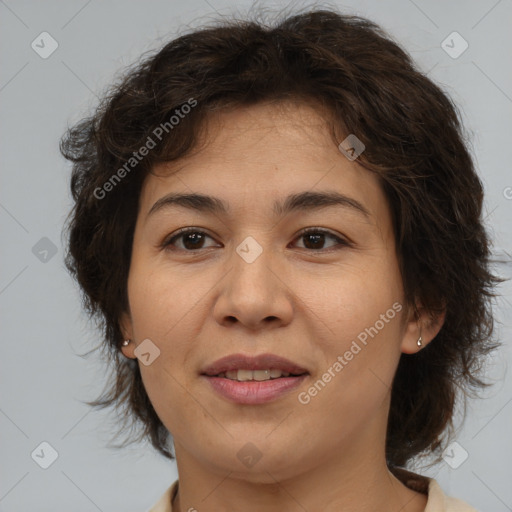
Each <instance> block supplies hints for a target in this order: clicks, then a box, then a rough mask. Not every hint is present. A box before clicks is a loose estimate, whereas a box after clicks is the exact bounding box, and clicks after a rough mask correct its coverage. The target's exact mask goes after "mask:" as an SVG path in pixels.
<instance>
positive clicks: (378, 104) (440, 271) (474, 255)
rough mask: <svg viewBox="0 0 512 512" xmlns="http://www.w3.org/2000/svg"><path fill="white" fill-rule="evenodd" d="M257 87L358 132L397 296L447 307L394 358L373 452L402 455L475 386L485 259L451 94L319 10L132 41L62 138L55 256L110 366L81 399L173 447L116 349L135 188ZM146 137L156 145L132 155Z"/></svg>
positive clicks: (249, 101)
mask: <svg viewBox="0 0 512 512" xmlns="http://www.w3.org/2000/svg"><path fill="white" fill-rule="evenodd" d="M263 101H275V102H280V101H292V102H297V103H309V104H312V103H314V104H316V105H317V106H319V107H323V109H322V110H323V112H325V113H326V122H328V123H329V126H330V128H331V133H332V137H333V143H336V144H339V143H340V142H341V140H343V138H345V137H346V136H348V135H349V134H355V135H356V136H357V138H358V139H359V140H360V141H362V143H363V144H364V145H365V147H366V149H365V151H364V152H363V153H362V154H361V155H359V157H358V158H357V162H358V163H359V164H360V165H361V166H362V167H364V168H365V169H366V170H368V171H371V172H373V173H375V174H376V175H377V176H378V177H379V180H380V182H381V184H382V187H383V191H384V193H385V196H386V198H387V200H388V202H389V205H390V210H391V215H392V222H393V228H394V235H395V243H396V253H397V258H398V263H399V266H400V271H401V276H402V280H403V286H404V295H405V301H406V304H407V305H409V306H410V307H412V308H413V309H414V308H416V305H417V304H421V306H422V307H423V308H425V310H426V311H427V312H429V313H430V314H431V315H432V317H433V316H434V315H435V314H437V313H440V312H442V311H446V317H445V321H444V324H443V326H442V328H441V330H440V331H439V333H438V334H437V336H436V337H435V338H434V339H433V340H432V342H431V343H430V344H428V346H426V347H425V348H424V349H423V350H421V351H419V352H418V353H416V354H414V355H408V354H402V355H401V356H400V360H399V364H398V368H397V371H396V374H395V376H394V380H393V384H392V391H391V404H390V411H389V417H388V427H387V436H386V460H387V463H388V466H389V467H398V466H405V465H406V464H407V462H408V461H410V459H412V458H413V457H414V456H416V455H419V454H422V453H430V454H433V453H436V452H439V451H440V448H441V447H442V445H443V442H444V441H445V436H446V433H447V431H451V430H452V429H453V417H454V411H455V406H456V398H458V397H459V393H460V394H461V395H462V396H463V397H464V398H466V397H467V396H469V395H470V394H472V393H473V392H476V391H478V390H479V389H481V388H484V387H485V386H487V385H488V383H486V382H484V381H483V380H482V375H481V371H482V366H483V362H484V357H485V356H486V355H487V354H489V353H490V352H491V351H492V350H494V349H496V348H497V347H498V346H499V343H498V342H496V340H494V339H493V336H492V334H493V316H492V310H491V302H492V300H491V299H492V297H494V296H495V294H494V293H493V288H494V285H495V284H497V283H498V282H499V281H500V279H499V278H498V277H496V276H494V275H493V274H492V273H491V271H490V270H491V269H490V261H491V260H490V255H491V252H490V245H491V243H490V239H489V237H488V233H487V232H486V229H485V227H484V225H483V220H482V203H483V187H482V183H481V181H480V179H479V177H478V176H477V174H476V172H475V169H474V164H473V161H472V157H471V155H470V150H469V149H468V148H469V144H468V142H467V136H466V135H465V133H464V129H463V125H462V121H461V119H460V118H461V116H460V113H459V111H458V109H457V107H456V106H455V105H454V103H453V102H452V100H451V99H450V98H449V96H448V95H447V94H445V93H444V92H443V91H442V90H441V88H440V87H439V86H437V85H436V84H434V83H433V82H432V81H431V80H430V79H429V78H428V77H427V76H426V74H425V73H423V72H421V71H420V70H418V69H417V68H416V66H415V64H414V63H413V62H412V60H411V58H410V56H409V55H408V54H407V53H406V52H405V51H404V50H402V49H401V48H400V47H399V46H398V45H397V43H395V42H394V41H393V40H392V39H391V37H390V36H389V35H387V34H386V33H385V32H384V31H383V30H382V29H381V28H380V27H379V26H378V25H376V24H375V23H373V22H371V21H370V20H368V19H365V18H361V17H358V16H350V15H344V14H342V13H338V12H336V11H335V10H329V9H310V10H307V11H306V12H299V13H295V14H294V15H288V16H286V17H283V18H282V19H278V20H276V21H275V23H273V24H271V25H268V24H266V23H263V22H259V21H257V20H250V19H244V20H240V19H235V18H231V19H229V20H217V21H216V22H214V23H213V24H212V25H210V26H203V27H202V28H200V29H195V30H192V31H191V32H190V33H187V34H184V35H181V36H180V37H177V38H175V39H174V40H171V41H170V42H168V43H167V44H165V46H163V47H162V48H161V49H159V50H158V51H154V52H151V53H150V55H143V56H142V57H141V59H140V61H138V62H137V63H136V64H135V65H133V66H132V67H130V68H129V69H128V70H127V71H126V72H125V73H124V75H123V76H122V78H121V79H120V80H118V82H117V83H115V84H113V85H112V86H110V88H109V89H108V92H107V93H105V94H104V95H103V96H102V99H101V101H100V104H99V106H98V107H97V109H96V110H95V112H94V114H92V115H91V116H90V117H87V118H85V119H83V120H82V121H80V122H78V123H77V124H76V125H74V126H72V127H71V128H69V129H68V130H67V132H66V134H65V135H64V136H63V137H62V140H61V146H60V147H61V152H62V154H63V155H64V157H65V158H66V159H68V160H70V161H71V162H72V167H73V168H72V176H71V185H70V186H71V192H72V195H73V199H74V206H73V210H72V211H71V212H70V215H69V218H68V223H67V229H68V231H69V244H68V247H67V252H66V259H65V261H66V266H67V268H68V270H69V271H70V272H71V274H72V275H73V276H74V278H75V279H76V280H77V281H78V283H79V285H80V288H81V291H82V297H83V304H84V307H85V309H86V310H87V312H88V313H89V316H90V317H94V318H96V319H97V320H99V321H100V323H101V328H102V333H103V337H104V339H103V342H102V347H103V348H104V349H105V351H106V354H107V356H108V358H109V361H110V362H111V363H112V365H113V372H112V375H111V380H109V383H108V384H107V385H106V387H105V389H104V390H103V393H102V395H101V396H100V397H99V398H98V399H97V400H95V401H93V402H89V403H90V404H91V405H94V406H99V407H106V406H114V407H115V408H116V409H117V410H118V411H122V412H123V415H122V417H123V418H124V420H125V422H126V421H128V422H130V423H131V424H132V427H133V426H137V427H138V428H140V430H139V433H140V436H139V439H143V438H148V439H150V441H151V443H152V445H153V446H154V447H155V448H156V449H157V450H158V451H159V452H160V453H161V454H163V455H164V456H166V457H168V458H170V459H173V458H174V455H173V452H172V449H171V448H170V445H169V440H170V439H171V437H172V436H171V434H170V433H169V432H168V431H167V429H166V428H165V427H164V425H163V424H162V422H161V420H160V419H159V417H158V416H157V414H156V412H155V410H154V408H153V406H152V404H151V402H150V400H149V398H148V396H147V394H146V391H145V389H144V386H143V383H142V379H141V375H140V371H139V366H138V364H137V361H136V360H132V359H128V358H125V357H124V356H123V355H122V354H121V353H120V343H121V341H122V339H123V337H122V333H121V330H120V325H119V319H120V315H121V313H122V312H127V311H129V305H128V297H127V278H128V273H129V268H130V259H131V250H132V244H133V233H134V227H135V221H136V218H137V214H138V204H139V196H140V191H141V187H142V183H143V181H144V179H145V177H146V176H147V175H148V173H151V172H152V169H153V167H154V166H155V165H156V164H158V163H161V162H170V161H175V160H178V159H180V158H182V157H184V156H185V155H187V154H189V153H190V152H191V151H192V150H193V149H194V147H195V146H196V145H197V142H198V140H199V134H200V132H201V130H202V129H203V128H204V126H205V123H206V120H207V118H208V115H209V114H211V113H212V112H215V111H221V110H227V109H236V108H238V107H243V106H250V105H255V104H257V103H259V102H263ZM187 105H188V107H186V106H187ZM172 116H174V117H175V118H177V117H179V121H178V122H174V121H173V119H172ZM150 140H151V141H153V142H155V147H154V148H152V149H151V151H148V152H147V155H146V156H145V157H144V158H140V159H137V161H136V162H135V158H134V152H135V153H136V152H138V151H139V150H140V149H141V148H143V147H144V146H147V145H149V141H150ZM130 159H132V160H130ZM128 162H130V164H129V165H127V163H128ZM132 164H133V165H132ZM132 168H133V169H132ZM123 170H124V172H123Z"/></svg>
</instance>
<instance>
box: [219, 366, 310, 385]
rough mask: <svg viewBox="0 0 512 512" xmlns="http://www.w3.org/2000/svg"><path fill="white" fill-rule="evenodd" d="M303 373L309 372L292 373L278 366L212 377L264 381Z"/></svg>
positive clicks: (231, 371) (230, 371)
mask: <svg viewBox="0 0 512 512" xmlns="http://www.w3.org/2000/svg"><path fill="white" fill-rule="evenodd" d="M301 375H307V372H303V373H290V372H286V371H283V370H280V369H278V368H272V369H268V370H244V369H238V370H229V371H226V372H221V373H219V374H217V375H212V377H220V378H222V379H229V380H236V381H238V382H247V381H257V382H264V381H267V380H275V379H282V378H286V377H300V376H301Z"/></svg>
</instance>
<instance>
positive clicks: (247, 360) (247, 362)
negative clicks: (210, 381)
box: [200, 354, 309, 377]
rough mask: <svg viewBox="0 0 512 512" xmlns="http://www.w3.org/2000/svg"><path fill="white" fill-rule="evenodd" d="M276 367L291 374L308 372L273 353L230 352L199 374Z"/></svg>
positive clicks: (209, 374) (208, 374)
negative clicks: (250, 354)
mask: <svg viewBox="0 0 512 512" xmlns="http://www.w3.org/2000/svg"><path fill="white" fill-rule="evenodd" d="M269 369H276V370H281V371H283V372H288V373H290V374H292V375H303V374H307V373H309V372H308V370H307V369H306V368H303V367H302V366H300V365H298V364H296V363H294V362H293V361H290V360H289V359H286V358H284V357H281V356H278V355H275V354H260V355H257V356H247V355H245V354H232V355H229V356H226V357H223V358H221V359H218V360H217V361H215V362H214V363H212V364H210V365H208V366H206V367H205V368H203V369H202V370H201V372H200V373H201V375H206V376H209V377H214V376H216V375H219V374H221V373H223V372H228V371H232V370H252V371H254V370H269Z"/></svg>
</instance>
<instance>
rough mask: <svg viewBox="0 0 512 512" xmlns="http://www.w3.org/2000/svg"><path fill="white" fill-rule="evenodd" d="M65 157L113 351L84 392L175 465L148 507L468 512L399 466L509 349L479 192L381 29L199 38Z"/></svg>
mask: <svg viewBox="0 0 512 512" xmlns="http://www.w3.org/2000/svg"><path fill="white" fill-rule="evenodd" d="M61 150H62V152H63V154H64V156H65V157H66V158H68V159H69V160H71V161H72V162H73V175H72V181H71V189H72V193H73V197H74V199H75V202H76V204H75V207H74V210H73V212H72V214H71V217H70V222H69V251H68V254H67V266H68V268H69V270H70V271H71V272H72V273H73V274H74V276H75V277H76V279H77V280H78V282H79V284H80V286H81V288H82V290H83V294H84V299H85V303H86V305H87V308H88V311H89V312H90V314H91V315H97V316H98V318H100V319H102V320H103V325H104V340H105V344H104V346H105V348H106V351H107V353H108V354H109V356H110V357H111V359H112V362H113V364H114V375H113V377H114V380H113V382H112V385H111V387H110V388H107V390H106V391H105V393H104V394H103V395H102V397H100V399H98V400H97V401H95V402H92V403H93V404H94V405H98V406H106V405H114V406H117V407H119V408H120V409H121V410H122V411H124V413H125V419H126V421H131V420H134V421H136V422H137V424H138V425H139V426H141V427H142V428H141V437H146V436H147V437H148V438H149V439H150V440H151V442H152V444H153V446H154V447H155V448H156V449H157V450H158V451H159V452H160V453H161V454H162V455H164V456H166V457H168V458H170V459H173V458H176V463H177V469H178V474H179V485H178V481H176V482H174V483H173V484H172V485H171V486H170V487H169V489H167V491H166V492H165V494H164V495H163V496H162V498H161V500H160V501H159V502H158V504H157V505H155V507H154V508H152V509H151V510H152V511H153V512H164V511H165V512H168V511H171V510H172V511H173V512H176V511H181V512H183V511H191V510H198V511H200V512H202V511H219V510H228V509H229V510H244V511H246V512H247V511H260V510H266V511H274V510H275V511H277V510H280V511H282V510H286V511H295V510H297V511H298V510H308V511H310V512H313V511H320V510H321V511H339V510H354V511H355V510H357V511H359V512H366V511H375V510H379V511H382V512H387V511H389V512H398V511H401V512H420V511H427V512H442V511H446V512H455V511H471V510H474V509H473V508H472V507H470V506H469V505H467V504H465V503H463V502H462V501H460V500H456V499H453V498H448V497H447V496H445V494H444V493H443V491H442V490H441V488H440V487H439V485H438V484H437V482H436V481H435V480H433V479H428V478H426V477H423V476H421V475H417V474H415V473H412V472H410V471H408V470H406V469H405V467H406V465H407V463H409V462H410V461H411V460H412V459H413V457H415V456H417V455H423V454H433V455H434V456H438V458H439V454H440V453H441V452H442V449H443V448H444V447H445V446H446V444H447V442H448V438H449V434H450V432H451V430H450V429H451V426H452V424H451V421H452V415H453V412H454V403H455V399H456V397H457V396H458V395H457V393H456V389H459V390H463V391H469V390H470V389H473V390H474V389H478V388H479V387H481V386H484V385H485V383H484V382H482V380H481V379H480V378H479V376H478V374H477V370H478V368H479V365H480V363H481V361H482V359H483V358H484V357H485V356H486V355H487V354H488V353H489V352H490V351H491V350H493V349H495V348H496V347H497V343H496V342H494V341H493V340H492V330H493V320H492V314H491V308H490V303H489V300H490V297H492V295H493V286H494V285H495V284H496V282H497V281H498V279H497V278H495V277H494V276H493V275H492V274H491V273H490V271H489V266H488V264H489V255H490V252H489V238H488V235H487V233H486V231H485V229H484V227H483V224H482V219H481V207H482V199H483V197H482V185H481V182H480V180H479V178H478V176H477V175H476V174H475V171H474V167H473V163H472V161H471V157H470V155H469V153H468V150H467V148H466V146H465V144H464V141H463V135H462V128H461V126H460V123H459V120H458V114H457V111H456V108H455V106H454V105H453V104H452V102H451V101H450V99H449V98H447V97H446V96H445V94H444V93H443V92H442V91H441V90H440V88H439V87H437V86H436V85H435V84H433V83H432V82H431V81H430V80H429V79H428V78H427V77H426V76H425V75H423V74H422V73H421V72H419V71H418V70H417V69H416V68H415V67H414V65H413V63H412V62H411V60H410V58H409V56H408V55H407V54H406V53H405V52H404V51H403V50H401V49H400V48H399V47H398V46H397V45H396V44H395V43H394V42H392V41H391V40H390V38H389V37H388V36H386V35H385V34H384V33H383V32H382V31H381V29H379V28H378V27H377V26H376V25H375V24H373V23H372V22H370V21H368V20H365V19H362V18H358V17H351V16H344V15H341V14H339V13H336V12H333V11H327V10H316V11H309V12H305V13H303V14H297V15H295V16H291V17H288V18H285V19H283V20H281V21H280V22H279V23H276V24H275V26H272V27H267V26H265V25H263V24H260V23H256V22H248V21H247V22H244V21H235V20H233V21H229V22H226V21H224V22H222V23H218V24H217V25H216V26H212V27H205V28H204V29H202V30H198V31H194V32H192V33H190V34H188V35H184V36H182V37H180V38H178V39H176V40H174V41H171V42H169V43H168V44H167V45H166V46H165V47H164V48H162V49H161V50H160V51H159V52H157V53H156V54H155V55H151V56H149V57H146V58H145V59H144V60H143V61H142V62H141V63H140V64H138V65H137V66H136V67H134V68H132V69H130V71H129V72H128V73H127V74H126V75H125V77H124V78H123V80H122V81H121V82H120V83H118V84H117V85H115V86H113V87H112V90H111V91H110V93H109V94H108V95H106V96H105V98H104V100H103V101H102V103H101V105H100V107H99V108H98V110H97V111H96V113H95V114H94V115H93V116H91V117H90V118H88V119H85V120H83V121H82V122H81V123H79V124H78V125H77V126H75V127H73V128H72V129H70V130H69V132H68V133H67V135H66V137H64V138H63V141H62V145H61ZM171 436H172V437H171ZM171 445H172V446H171Z"/></svg>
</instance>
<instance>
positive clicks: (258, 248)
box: [231, 236, 276, 300]
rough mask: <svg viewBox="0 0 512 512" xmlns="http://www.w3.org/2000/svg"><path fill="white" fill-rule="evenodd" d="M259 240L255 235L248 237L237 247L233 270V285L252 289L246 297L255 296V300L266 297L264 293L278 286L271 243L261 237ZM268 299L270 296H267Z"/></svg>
mask: <svg viewBox="0 0 512 512" xmlns="http://www.w3.org/2000/svg"><path fill="white" fill-rule="evenodd" d="M259 238H260V241H261V244H260V242H258V241H257V240H256V239H255V238H254V237H252V236H248V237H246V238H245V239H244V240H243V241H242V242H241V243H240V244H239V245H238V246H237V247H236V249H235V253H236V254H235V255H233V271H232V272H231V274H232V275H231V279H232V280H233V282H232V285H234V286H237V287H240V288H242V290H241V291H243V287H244V286H245V287H247V288H248V289H249V291H250V294H249V293H248V294H247V295H246V297H249V298H250V297H251V296H252V297H253V298H254V299H255V300H258V296H259V299H262V298H264V297H263V295H268V294H271V292H273V291H274V289H275V288H276V283H275V282H274V281H275V279H276V276H275V271H272V270H271V269H272V260H273V259H274V262H275V255H273V253H272V249H271V247H270V244H268V243H267V244H266V245H263V244H264V243H265V242H264V241H263V240H262V238H261V237H259ZM266 299H267V300H268V297H266Z"/></svg>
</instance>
